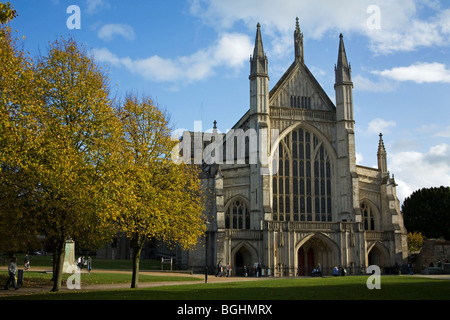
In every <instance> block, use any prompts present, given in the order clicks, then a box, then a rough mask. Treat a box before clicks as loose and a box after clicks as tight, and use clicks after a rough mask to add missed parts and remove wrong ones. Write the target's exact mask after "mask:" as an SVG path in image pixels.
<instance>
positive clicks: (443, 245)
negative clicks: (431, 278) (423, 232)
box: [412, 239, 450, 273]
mask: <svg viewBox="0 0 450 320" xmlns="http://www.w3.org/2000/svg"><path fill="white" fill-rule="evenodd" d="M412 260H413V261H412V262H413V264H414V271H415V272H416V273H423V272H427V268H429V267H430V266H431V264H432V266H433V267H437V266H438V261H439V260H440V261H441V263H442V269H443V266H444V263H445V261H450V241H448V240H443V239H426V240H425V241H424V243H423V247H422V249H421V250H420V253H418V254H414V255H412Z"/></svg>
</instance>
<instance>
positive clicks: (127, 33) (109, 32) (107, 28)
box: [98, 23, 135, 41]
mask: <svg viewBox="0 0 450 320" xmlns="http://www.w3.org/2000/svg"><path fill="white" fill-rule="evenodd" d="M115 35H119V36H122V37H123V38H125V39H127V40H134V37H135V35H134V30H133V28H132V27H131V26H129V25H127V24H116V23H108V24H105V25H104V26H103V27H101V28H100V30H99V31H98V37H99V38H100V39H102V40H105V41H111V40H112V39H113V37H114V36H115Z"/></svg>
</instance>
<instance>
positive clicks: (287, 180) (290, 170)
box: [272, 128, 332, 221]
mask: <svg viewBox="0 0 450 320" xmlns="http://www.w3.org/2000/svg"><path fill="white" fill-rule="evenodd" d="M278 151H279V165H278V171H277V173H276V175H273V176H272V190H273V203H272V209H273V210H272V212H273V220H275V221H331V220H332V208H331V203H332V201H331V160H330V157H329V155H328V153H327V152H326V149H325V147H324V146H323V143H322V141H321V140H319V139H318V137H316V136H315V135H314V134H313V133H312V132H309V131H307V130H305V129H301V128H300V129H296V130H294V131H292V132H291V133H289V134H288V135H287V136H286V137H285V138H284V139H283V140H282V141H280V145H279V148H278Z"/></svg>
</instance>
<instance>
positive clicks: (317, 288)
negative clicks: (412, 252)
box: [17, 276, 450, 300]
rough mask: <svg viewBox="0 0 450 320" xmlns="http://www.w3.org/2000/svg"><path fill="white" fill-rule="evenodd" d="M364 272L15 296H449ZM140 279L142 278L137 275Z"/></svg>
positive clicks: (417, 282)
mask: <svg viewBox="0 0 450 320" xmlns="http://www.w3.org/2000/svg"><path fill="white" fill-rule="evenodd" d="M367 278H368V277H366V276H350V277H335V278H333V277H330V278H284V279H268V280H258V281H241V282H239V281H238V282H229V283H216V284H213V283H208V284H204V283H199V284H195V285H191V284H189V285H176V286H167V287H153V288H142V289H122V290H111V291H90V292H63V293H48V294H41V295H31V296H19V297H17V299H37V300H47V299H49V300H52V299H56V300H143V299H145V300H316V299H317V300H442V299H445V300H449V299H450V281H448V280H434V279H427V278H418V277H411V276H383V277H382V278H381V289H379V290H377V289H373V290H369V289H368V288H367V286H366V280H367ZM140 279H141V280H140V281H141V282H144V281H143V279H142V278H140Z"/></svg>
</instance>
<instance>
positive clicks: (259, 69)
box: [250, 22, 268, 77]
mask: <svg viewBox="0 0 450 320" xmlns="http://www.w3.org/2000/svg"><path fill="white" fill-rule="evenodd" d="M267 66H268V62H267V56H266V55H265V53H264V47H263V42H262V37H261V25H260V24H259V22H258V24H257V25H256V37H255V48H254V50H253V56H252V57H250V77H254V76H268V70H267V69H268V67H267Z"/></svg>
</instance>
